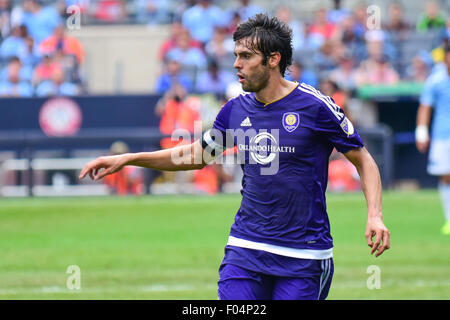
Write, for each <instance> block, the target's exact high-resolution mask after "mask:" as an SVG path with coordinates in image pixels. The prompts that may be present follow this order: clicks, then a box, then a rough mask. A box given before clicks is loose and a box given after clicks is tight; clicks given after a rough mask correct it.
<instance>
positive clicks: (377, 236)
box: [370, 230, 383, 254]
mask: <svg viewBox="0 0 450 320" xmlns="http://www.w3.org/2000/svg"><path fill="white" fill-rule="evenodd" d="M382 234H383V233H382V231H381V230H379V231H377V232H376V234H375V242H374V243H373V245H372V250H371V251H370V254H373V253H374V252H375V251H376V250H377V249H378V247H379V246H380V243H381V235H382Z"/></svg>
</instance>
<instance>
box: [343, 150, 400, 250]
mask: <svg viewBox="0 0 450 320" xmlns="http://www.w3.org/2000/svg"><path fill="white" fill-rule="evenodd" d="M344 155H345V157H346V158H347V159H348V160H349V161H350V162H351V163H353V165H354V166H355V167H356V169H357V170H358V174H359V176H360V178H361V185H362V189H363V192H364V196H365V198H366V202H367V211H368V216H367V225H366V232H365V237H366V240H367V244H368V245H369V247H371V251H370V254H373V253H374V252H376V253H375V257H378V256H379V255H381V254H382V253H383V252H384V251H385V250H387V249H389V248H390V238H391V235H390V232H389V230H388V229H387V228H386V226H385V225H384V223H383V210H382V200H381V198H382V186H381V179H380V172H379V170H378V166H377V164H376V162H375V160H374V159H373V158H372V156H371V155H370V153H369V152H368V151H367V149H366V148H365V147H362V148H356V149H352V150H350V151H348V152H346V153H345V154H344ZM374 237H375V239H374ZM374 240H375V241H374Z"/></svg>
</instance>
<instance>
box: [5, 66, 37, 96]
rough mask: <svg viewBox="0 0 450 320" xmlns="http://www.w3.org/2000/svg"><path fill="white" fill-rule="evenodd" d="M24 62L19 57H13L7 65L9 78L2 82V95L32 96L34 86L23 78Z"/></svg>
mask: <svg viewBox="0 0 450 320" xmlns="http://www.w3.org/2000/svg"><path fill="white" fill-rule="evenodd" d="M21 70H22V64H21V62H20V60H19V58H17V57H15V58H12V59H11V61H10V62H9V64H8V66H7V79H6V80H3V81H1V82H0V96H4V97H31V96H32V95H33V87H32V85H31V83H30V82H28V81H23V80H22V79H21Z"/></svg>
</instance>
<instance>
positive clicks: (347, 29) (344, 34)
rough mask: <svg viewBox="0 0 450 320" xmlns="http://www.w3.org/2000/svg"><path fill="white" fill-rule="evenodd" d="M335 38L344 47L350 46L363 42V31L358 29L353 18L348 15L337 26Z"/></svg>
mask: <svg viewBox="0 0 450 320" xmlns="http://www.w3.org/2000/svg"><path fill="white" fill-rule="evenodd" d="M335 37H336V39H337V40H338V41H341V42H342V43H344V44H345V45H346V46H352V45H354V44H357V43H363V42H364V30H361V28H359V25H358V24H356V22H355V18H354V16H353V15H351V14H349V15H347V16H345V17H343V18H342V20H341V21H340V23H339V24H338V25H337V30H336V34H335Z"/></svg>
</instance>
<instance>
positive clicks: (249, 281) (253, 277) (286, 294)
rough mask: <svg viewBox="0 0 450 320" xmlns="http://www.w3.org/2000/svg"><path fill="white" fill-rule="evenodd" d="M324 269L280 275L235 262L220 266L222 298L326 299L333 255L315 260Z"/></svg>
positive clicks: (219, 294) (220, 291)
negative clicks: (314, 272) (236, 264)
mask: <svg viewBox="0 0 450 320" xmlns="http://www.w3.org/2000/svg"><path fill="white" fill-rule="evenodd" d="M315 261H317V264H318V265H319V266H320V270H321V271H320V273H318V274H317V275H315V276H305V277H280V276H273V275H267V274H263V273H258V272H254V271H250V270H247V269H244V268H241V267H238V266H235V265H232V264H225V265H222V266H221V267H220V269H219V275H220V278H219V282H218V284H219V288H218V296H219V299H220V300H325V299H326V297H327V296H328V291H329V290H330V285H331V279H332V278H333V271H334V265H333V259H332V258H330V259H326V260H315Z"/></svg>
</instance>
